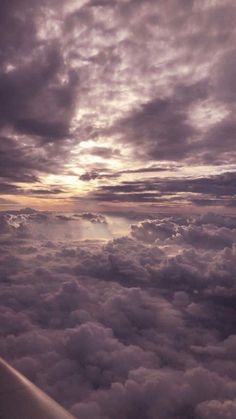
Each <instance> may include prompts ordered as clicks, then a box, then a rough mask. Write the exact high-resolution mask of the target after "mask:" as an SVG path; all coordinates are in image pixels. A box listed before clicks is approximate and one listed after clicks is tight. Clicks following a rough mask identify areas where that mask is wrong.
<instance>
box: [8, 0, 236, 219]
mask: <svg viewBox="0 0 236 419" xmlns="http://www.w3.org/2000/svg"><path fill="white" fill-rule="evenodd" d="M235 17H236V5H235V2H234V1H232V0H225V1H224V2H222V1H220V0H198V1H194V0H168V1H166V0H165V1H164V0H91V1H86V0H77V1H75V0H68V1H60V0H39V1H37V2H35V1H32V0H11V1H7V0H2V1H1V17H0V20H1V23H0V24H1V29H0V31H1V36H0V50H1V53H0V98H1V99H0V129H1V134H0V135H1V141H0V191H1V201H0V205H1V208H2V209H3V210H4V209H7V208H12V209H14V208H15V209H16V208H22V207H33V208H37V209H43V210H45V209H48V210H64V211H74V210H80V211H101V212H104V211H105V212H117V213H119V212H122V213H128V212H130V211H133V212H142V213H145V212H148V213H158V212H169V213H176V212H178V213H182V212H185V213H187V212H194V213H202V212H207V211H209V210H212V209H213V210H214V211H218V212H220V213H229V214H230V213H233V212H234V208H235V194H236V190H235V176H236V174H235V173H236V164H235V161H236V160H235V132H236V125H235V98H236V82H235V65H236V49H235Z"/></svg>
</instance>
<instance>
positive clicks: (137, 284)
mask: <svg viewBox="0 0 236 419" xmlns="http://www.w3.org/2000/svg"><path fill="white" fill-rule="evenodd" d="M84 216H85V219H84ZM97 218H98V220H100V218H99V216H98V215H97V214H89V216H88V215H87V214H73V216H72V215H71V214H52V213H50V212H45V213H41V212H38V211H35V210H32V209H29V208H28V209H22V210H20V211H16V210H15V211H12V212H9V211H8V212H3V213H1V217H0V220H1V255H0V259H1V264H0V266H1V285H0V306H1V309H0V311H1V316H0V317H1V330H2V337H1V338H0V353H1V356H3V357H4V358H6V359H7V360H8V361H10V362H11V363H12V364H13V365H14V366H15V367H17V368H18V369H19V370H20V371H22V372H23V373H24V374H26V376H28V377H29V378H30V379H31V380H32V381H33V382H35V383H36V384H37V385H39V386H40V387H41V388H43V389H44V390H45V391H46V392H48V393H49V394H50V395H51V396H52V397H54V398H55V399H56V400H58V401H59V402H60V403H62V404H63V405H64V406H65V407H66V408H67V409H68V410H70V411H71V412H72V413H73V414H74V415H75V416H76V417H84V418H85V417H86V415H88V414H97V415H98V417H100V418H101V419H105V418H106V419H108V418H109V419H110V418H111V419H116V418H118V417H121V416H122V417H124V418H127V419H131V418H133V417H140V418H141V417H142V418H143V417H146V418H147V419H154V418H156V417H157V415H160V416H161V417H162V418H166V419H177V417H179V416H181V417H183V418H186V419H188V418H189V417H191V416H196V417H199V418H201V419H205V418H207V419H208V418H209V419H211V418H212V417H215V415H218V417H219V419H221V418H222V419H223V417H227V415H228V416H229V417H230V418H231V417H233V416H232V415H233V414H234V400H235V396H236V387H235V374H236V370H235V366H234V361H235V354H234V346H235V325H234V318H235V284H234V276H235V274H236V272H235V258H236V246H235V218H234V217H229V216H227V217H226V216H224V215H217V214H214V213H211V214H210V213H209V214H204V215H201V216H192V217H190V216H187V217H185V216H178V217H177V216H171V217H164V216H161V215H159V217H158V219H152V220H150V219H149V220H143V221H140V222H139V223H137V224H132V227H131V234H130V235H129V236H123V237H118V238H113V239H111V240H107V241H105V242H104V240H101V241H99V240H94V239H93V240H80V235H79V229H80V228H81V224H80V223H81V222H85V223H87V226H88V225H90V226H91V228H94V229H96V228H97V222H94V221H93V220H94V219H95V220H96V219H97ZM88 220H89V221H88ZM101 220H102V221H103V219H102V218H101ZM111 221H112V220H111V217H109V220H107V222H108V223H111ZM70 223H72V226H73V230H75V229H76V228H77V234H76V235H74V236H71V237H68V236H66V235H64V233H63V231H64V230H67V231H68V229H69V226H70ZM76 223H77V224H76ZM78 223H79V224H78ZM53 225H56V226H57V231H58V235H57V236H56V235H53V234H52V230H50V226H53ZM102 225H103V223H102ZM20 226H22V229H24V232H25V231H27V234H20V232H19V233H18V234H16V232H17V231H18V230H19V228H21V227H20ZM76 226H77V227H76ZM98 226H100V221H98ZM51 228H53V227H51ZM86 228H87V231H88V232H89V230H88V227H86ZM25 229H26V230H25ZM22 232H23V230H22ZM42 232H43V233H42ZM39 233H40V234H39ZM62 233H63V234H62ZM230 415H231V416H230Z"/></svg>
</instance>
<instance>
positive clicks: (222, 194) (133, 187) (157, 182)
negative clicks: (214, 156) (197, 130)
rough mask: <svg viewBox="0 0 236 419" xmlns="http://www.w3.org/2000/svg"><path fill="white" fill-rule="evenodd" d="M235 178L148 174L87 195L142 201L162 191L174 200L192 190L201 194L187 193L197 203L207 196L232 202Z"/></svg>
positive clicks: (162, 195)
mask: <svg viewBox="0 0 236 419" xmlns="http://www.w3.org/2000/svg"><path fill="white" fill-rule="evenodd" d="M235 181H236V173H235V172H226V173H222V174H220V175H214V176H209V177H199V178H195V179H194V178H193V179H182V178H179V179H171V178H163V179H160V178H159V179H157V178H152V179H147V180H143V181H141V180H140V181H130V182H128V181H124V182H121V183H120V184H117V185H110V186H101V187H100V188H98V189H97V191H95V192H93V193H92V194H91V197H92V198H93V199H96V200H104V201H117V202H119V201H121V202H122V201H127V202H132V201H133V202H138V201H140V202H145V201H152V200H153V201H155V200H160V201H162V200H165V195H167V196H169V195H174V197H173V198H172V197H170V199H171V200H172V199H175V198H176V200H178V198H180V199H181V195H180V196H179V197H178V194H179V193H185V194H191V196H192V194H198V195H202V197H199V196H198V198H194V197H191V196H190V197H188V199H189V200H190V201H191V200H192V202H194V203H196V204H198V205H204V204H205V205H207V204H208V203H209V205H210V204H211V201H210V200H209V199H208V196H209V197H211V198H212V200H213V203H214V200H215V202H216V204H222V205H230V203H232V204H233V202H234V201H233V200H232V199H231V197H232V196H233V195H235V194H236V188H235ZM182 198H183V197H182ZM186 198H187V195H186ZM166 199H167V200H168V197H167V198H166ZM198 200H199V201H198Z"/></svg>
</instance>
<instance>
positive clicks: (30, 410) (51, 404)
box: [0, 358, 75, 419]
mask: <svg viewBox="0 0 236 419" xmlns="http://www.w3.org/2000/svg"><path fill="white" fill-rule="evenodd" d="M0 418H1V419H75V418H74V417H73V416H72V415H70V414H69V413H68V412H66V410H65V409H63V408H62V407H61V406H59V404H57V403H56V402H55V401H54V400H52V399H51V398H50V397H48V396H47V395H46V394H45V393H44V392H43V391H41V390H40V389H39V388H38V387H36V386H35V385H34V384H32V383H31V382H30V381H29V380H27V379H26V378H25V377H24V376H23V375H22V374H20V373H19V372H18V371H16V370H15V369H14V368H12V367H11V366H10V365H9V364H7V363H6V362H5V361H3V359H1V358H0Z"/></svg>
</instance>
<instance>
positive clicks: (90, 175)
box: [79, 166, 178, 181]
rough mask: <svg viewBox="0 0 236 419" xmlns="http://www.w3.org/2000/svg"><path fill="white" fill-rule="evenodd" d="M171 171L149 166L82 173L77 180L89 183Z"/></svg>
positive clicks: (166, 168)
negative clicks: (97, 180) (116, 170)
mask: <svg viewBox="0 0 236 419" xmlns="http://www.w3.org/2000/svg"><path fill="white" fill-rule="evenodd" d="M171 169H172V170H173V168H169V167H158V166H149V167H139V168H137V169H126V170H119V171H118V172H115V171H113V172H112V171H110V172H108V171H104V172H103V171H102V170H101V171H98V170H91V172H85V173H83V174H82V175H81V176H80V177H79V179H80V180H84V181H90V180H94V179H106V178H107V179H109V178H118V177H120V176H122V175H129V174H136V173H137V174H138V173H157V172H166V171H168V170H171ZM175 170H178V166H175Z"/></svg>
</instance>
